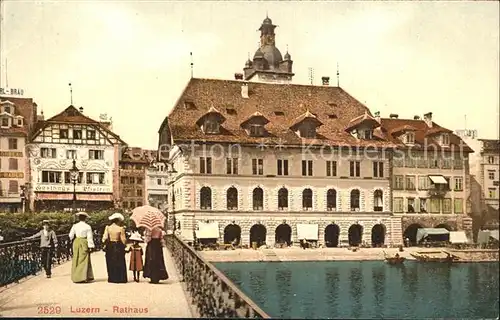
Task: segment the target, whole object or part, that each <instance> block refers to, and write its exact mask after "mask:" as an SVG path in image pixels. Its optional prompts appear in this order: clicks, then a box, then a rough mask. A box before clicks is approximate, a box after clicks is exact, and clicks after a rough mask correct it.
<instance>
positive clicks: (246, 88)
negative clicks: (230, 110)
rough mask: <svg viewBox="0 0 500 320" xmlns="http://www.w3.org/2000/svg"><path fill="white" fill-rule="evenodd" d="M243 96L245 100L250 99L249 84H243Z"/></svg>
mask: <svg viewBox="0 0 500 320" xmlns="http://www.w3.org/2000/svg"><path fill="white" fill-rule="evenodd" d="M241 96H242V97H243V98H245V99H248V83H246V82H243V84H242V85H241Z"/></svg>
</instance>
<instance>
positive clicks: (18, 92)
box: [0, 88, 24, 96]
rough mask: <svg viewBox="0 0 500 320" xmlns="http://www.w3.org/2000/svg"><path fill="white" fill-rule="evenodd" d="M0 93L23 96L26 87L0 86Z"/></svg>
mask: <svg viewBox="0 0 500 320" xmlns="http://www.w3.org/2000/svg"><path fill="white" fill-rule="evenodd" d="M0 94H5V95H10V96H22V95H24V89H14V88H0Z"/></svg>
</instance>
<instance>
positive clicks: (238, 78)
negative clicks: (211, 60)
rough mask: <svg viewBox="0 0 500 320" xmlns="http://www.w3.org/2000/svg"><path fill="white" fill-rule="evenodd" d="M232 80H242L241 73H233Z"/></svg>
mask: <svg viewBox="0 0 500 320" xmlns="http://www.w3.org/2000/svg"><path fill="white" fill-rule="evenodd" d="M234 80H243V73H235V74H234Z"/></svg>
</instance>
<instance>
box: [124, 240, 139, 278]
mask: <svg viewBox="0 0 500 320" xmlns="http://www.w3.org/2000/svg"><path fill="white" fill-rule="evenodd" d="M129 240H132V241H133V243H132V245H130V246H129V247H128V248H127V250H126V251H127V252H130V266H129V270H130V271H132V272H133V273H134V281H135V282H139V275H140V273H141V271H142V269H143V266H142V254H143V252H142V247H141V245H140V244H139V242H142V238H141V235H140V234H139V233H137V232H135V233H134V234H132V236H130V238H129Z"/></svg>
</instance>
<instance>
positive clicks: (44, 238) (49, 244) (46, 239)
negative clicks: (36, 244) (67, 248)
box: [24, 220, 57, 278]
mask: <svg viewBox="0 0 500 320" xmlns="http://www.w3.org/2000/svg"><path fill="white" fill-rule="evenodd" d="M42 224H43V229H42V230H40V231H39V232H38V233H36V234H34V235H32V236H30V237H27V238H24V240H31V239H36V238H40V251H41V254H42V266H43V269H44V270H45V275H46V276H47V278H50V277H51V276H52V254H53V252H54V248H57V236H56V233H55V232H54V230H52V229H51V228H50V224H49V220H43V221H42Z"/></svg>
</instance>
